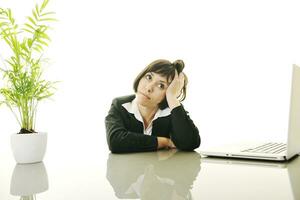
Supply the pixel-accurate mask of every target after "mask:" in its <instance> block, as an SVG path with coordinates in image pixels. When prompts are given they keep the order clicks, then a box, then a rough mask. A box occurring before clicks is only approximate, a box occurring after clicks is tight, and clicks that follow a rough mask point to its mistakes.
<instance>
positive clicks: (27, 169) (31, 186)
mask: <svg viewBox="0 0 300 200" xmlns="http://www.w3.org/2000/svg"><path fill="white" fill-rule="evenodd" d="M46 190H48V176H47V171H46V168H45V165H44V163H43V162H40V163H35V164H17V165H16V166H15V168H14V171H13V174H12V177H11V182H10V193H11V194H12V195H14V196H20V197H21V200H32V199H36V198H35V195H36V194H37V193H41V192H45V191H46Z"/></svg>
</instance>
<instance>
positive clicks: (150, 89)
mask: <svg viewBox="0 0 300 200" xmlns="http://www.w3.org/2000/svg"><path fill="white" fill-rule="evenodd" d="M168 86H169V84H168V82H167V79H166V77H163V76H161V75H159V74H157V73H155V72H148V73H146V74H145V75H144V76H143V77H142V78H141V80H140V82H139V85H138V88H137V92H136V98H137V102H138V104H140V105H142V106H146V107H157V106H158V104H159V103H160V102H161V101H162V100H163V99H164V98H165V96H166V91H167V88H168Z"/></svg>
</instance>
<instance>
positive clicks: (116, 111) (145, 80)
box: [105, 59, 200, 153]
mask: <svg viewBox="0 0 300 200" xmlns="http://www.w3.org/2000/svg"><path fill="white" fill-rule="evenodd" d="M183 68H184V62H183V61H182V60H176V61H175V62H173V63H171V62H170V61H168V60H162V59H160V60H156V61H154V62H152V63H150V64H149V65H148V66H147V67H146V68H145V69H144V70H143V71H142V72H141V73H140V74H139V75H138V76H137V77H136V79H135V81H134V84H133V88H134V92H135V94H134V95H130V96H123V97H119V98H115V99H114V100H113V102H112V105H111V108H110V110H109V112H108V115H107V116H106V118H105V126H106V139H107V143H108V147H109V149H110V150H111V152H113V153H129V152H143V151H156V150H158V149H165V148H177V149H179V150H184V151H191V150H194V149H195V148H198V147H199V145H200V136H199V131H198V129H197V127H196V126H195V124H194V123H193V121H192V120H191V119H190V117H189V115H188V112H186V111H185V109H184V107H183V105H182V104H181V102H182V101H183V100H184V99H185V97H186V86H187V82H188V79H187V76H186V75H185V74H184V73H183V72H182V70H183Z"/></svg>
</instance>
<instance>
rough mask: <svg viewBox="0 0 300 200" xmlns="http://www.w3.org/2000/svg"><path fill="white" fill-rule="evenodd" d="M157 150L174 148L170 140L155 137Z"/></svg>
mask: <svg viewBox="0 0 300 200" xmlns="http://www.w3.org/2000/svg"><path fill="white" fill-rule="evenodd" d="M157 143H158V145H157V149H165V148H167V149H174V148H176V146H175V145H174V143H173V142H172V140H171V139H169V138H166V137H157Z"/></svg>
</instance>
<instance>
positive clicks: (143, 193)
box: [106, 150, 200, 200]
mask: <svg viewBox="0 0 300 200" xmlns="http://www.w3.org/2000/svg"><path fill="white" fill-rule="evenodd" d="M199 171H200V155H199V154H198V153H197V152H177V151H176V150H169V151H158V152H157V153H137V154H126V155H124V154H123V155H120V154H110V155H109V158H108V160H107V173H106V178H107V180H108V181H109V182H110V184H111V186H112V187H113V189H114V192H115V195H116V196H117V197H118V198H122V199H123V198H127V199H136V198H140V199H143V200H146V199H151V200H152V199H164V200H167V199H172V200H173V199H174V200H177V199H178V200H179V199H192V195H191V189H192V186H193V182H194V181H195V180H196V178H197V175H198V173H199Z"/></svg>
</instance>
